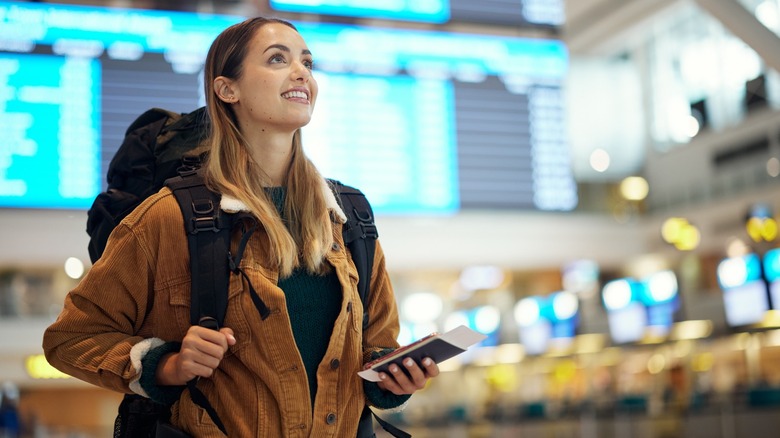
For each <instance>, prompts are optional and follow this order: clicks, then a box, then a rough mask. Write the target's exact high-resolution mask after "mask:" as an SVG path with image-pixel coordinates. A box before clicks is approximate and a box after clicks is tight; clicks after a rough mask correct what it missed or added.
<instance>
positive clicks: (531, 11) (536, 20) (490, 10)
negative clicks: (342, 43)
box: [268, 0, 565, 27]
mask: <svg viewBox="0 0 780 438" xmlns="http://www.w3.org/2000/svg"><path fill="white" fill-rule="evenodd" d="M268 4H269V6H270V7H271V8H272V9H274V10H277V11H282V12H300V13H309V14H321V15H333V16H342V17H356V18H379V19H388V20H400V21H416V22H425V23H439V24H440V23H448V22H471V23H484V24H499V25H506V26H552V27H554V26H560V25H562V24H563V22H564V18H565V17H564V16H565V14H564V1H563V0H481V1H474V0H392V1H387V0H350V1H344V0H315V1H312V0H269V2H268Z"/></svg>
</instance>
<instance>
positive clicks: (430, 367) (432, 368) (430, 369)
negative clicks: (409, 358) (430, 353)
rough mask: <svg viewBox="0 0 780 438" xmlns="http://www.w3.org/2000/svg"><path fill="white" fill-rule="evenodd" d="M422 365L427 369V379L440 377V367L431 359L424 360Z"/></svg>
mask: <svg viewBox="0 0 780 438" xmlns="http://www.w3.org/2000/svg"><path fill="white" fill-rule="evenodd" d="M422 364H423V367H425V375H426V376H427V377H436V376H438V375H439V365H438V364H437V363H436V362H434V361H433V359H431V358H430V357H426V358H425V359H423V361H422Z"/></svg>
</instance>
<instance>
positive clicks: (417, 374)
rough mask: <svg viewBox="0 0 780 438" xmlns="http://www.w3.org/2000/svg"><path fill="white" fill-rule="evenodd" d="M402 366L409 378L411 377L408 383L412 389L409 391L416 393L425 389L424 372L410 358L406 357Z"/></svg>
mask: <svg viewBox="0 0 780 438" xmlns="http://www.w3.org/2000/svg"><path fill="white" fill-rule="evenodd" d="M403 364H404V367H406V370H407V371H408V374H409V376H410V377H411V379H410V382H409V383H411V384H412V385H413V387H412V388H410V389H411V390H412V391H416V390H418V389H422V388H423V387H425V381H426V378H425V371H423V369H422V368H420V367H419V366H418V365H417V362H415V361H414V359H412V358H411V357H407V358H406V359H404V362H403Z"/></svg>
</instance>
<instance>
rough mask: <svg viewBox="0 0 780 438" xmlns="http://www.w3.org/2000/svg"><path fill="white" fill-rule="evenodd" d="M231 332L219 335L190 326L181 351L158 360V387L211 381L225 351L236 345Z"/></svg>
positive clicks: (219, 333) (219, 332)
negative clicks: (205, 379) (201, 379)
mask: <svg viewBox="0 0 780 438" xmlns="http://www.w3.org/2000/svg"><path fill="white" fill-rule="evenodd" d="M235 344H236V338H235V336H233V330H232V329H229V328H226V327H223V328H221V329H220V330H219V331H215V330H211V329H208V328H205V327H200V326H197V325H193V326H192V327H190V329H189V330H187V334H186V335H185V336H184V339H183V340H182V342H181V350H179V352H178V353H171V354H169V355H166V356H164V357H163V358H162V359H161V360H160V364H159V366H158V367H157V372H156V378H157V383H158V384H160V385H184V384H186V383H187V382H189V381H190V380H192V379H194V378H195V377H207V378H208V377H211V376H212V374H214V370H215V369H216V368H217V367H218V366H219V363H220V362H221V361H222V358H223V357H224V356H225V353H226V352H227V350H228V346H230V345H235Z"/></svg>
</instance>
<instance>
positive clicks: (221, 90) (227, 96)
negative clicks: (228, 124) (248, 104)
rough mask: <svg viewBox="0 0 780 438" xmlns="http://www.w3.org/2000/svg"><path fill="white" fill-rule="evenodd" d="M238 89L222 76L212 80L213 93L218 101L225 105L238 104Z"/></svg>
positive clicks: (230, 80)
mask: <svg viewBox="0 0 780 438" xmlns="http://www.w3.org/2000/svg"><path fill="white" fill-rule="evenodd" d="M237 88H238V87H236V86H235V84H234V83H233V80H232V79H228V78H226V77H224V76H217V77H216V78H215V79H214V93H215V94H216V95H217V98H219V100H221V101H223V102H225V103H236V102H238V89H237Z"/></svg>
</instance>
